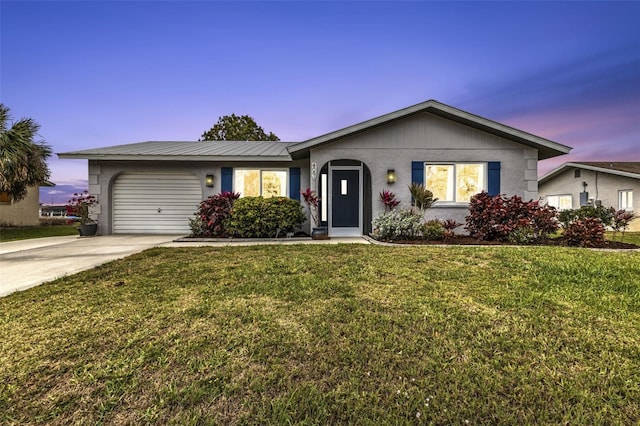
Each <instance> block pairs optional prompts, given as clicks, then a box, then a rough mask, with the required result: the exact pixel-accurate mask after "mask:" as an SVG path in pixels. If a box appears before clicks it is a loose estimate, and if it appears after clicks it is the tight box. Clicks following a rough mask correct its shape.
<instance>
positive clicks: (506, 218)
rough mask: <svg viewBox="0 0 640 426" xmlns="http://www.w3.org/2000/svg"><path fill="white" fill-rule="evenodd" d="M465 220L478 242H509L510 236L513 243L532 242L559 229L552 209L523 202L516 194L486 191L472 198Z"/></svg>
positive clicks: (533, 202) (530, 202) (534, 203)
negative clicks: (491, 193) (493, 194)
mask: <svg viewBox="0 0 640 426" xmlns="http://www.w3.org/2000/svg"><path fill="white" fill-rule="evenodd" d="M466 221H467V225H466V228H467V230H468V231H469V232H470V233H471V235H472V236H474V237H476V238H478V239H481V240H498V241H509V238H510V236H511V239H512V240H516V241H518V242H524V243H532V242H538V241H541V240H544V239H546V238H547V237H548V236H549V234H551V233H553V232H555V231H556V230H557V229H558V221H557V214H556V210H555V208H553V207H551V206H548V205H540V204H539V203H538V202H537V201H528V202H526V201H523V200H522V198H521V197H519V196H517V195H514V196H512V197H510V198H507V197H506V196H503V195H496V196H491V195H489V194H488V193H486V192H481V193H479V194H476V195H474V196H473V197H471V202H470V204H469V215H468V216H467V217H466ZM514 232H515V233H516V234H514V235H512V234H513V233H514Z"/></svg>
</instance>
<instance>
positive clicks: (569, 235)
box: [563, 217, 604, 247]
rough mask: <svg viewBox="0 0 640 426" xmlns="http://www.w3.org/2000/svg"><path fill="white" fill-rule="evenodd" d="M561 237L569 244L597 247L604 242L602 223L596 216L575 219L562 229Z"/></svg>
mask: <svg viewBox="0 0 640 426" xmlns="http://www.w3.org/2000/svg"><path fill="white" fill-rule="evenodd" d="M563 237H564V239H565V241H566V243H567V244H568V245H570V246H579V247H599V246H601V245H602V244H603V243H604V225H603V224H602V221H601V220H600V219H598V218H597V217H585V218H584V219H576V220H574V221H573V222H571V223H570V224H569V226H568V227H567V229H565V230H564V234H563Z"/></svg>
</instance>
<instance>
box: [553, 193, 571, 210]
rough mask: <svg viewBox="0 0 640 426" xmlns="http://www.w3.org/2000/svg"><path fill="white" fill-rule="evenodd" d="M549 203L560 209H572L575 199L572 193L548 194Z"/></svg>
mask: <svg viewBox="0 0 640 426" xmlns="http://www.w3.org/2000/svg"><path fill="white" fill-rule="evenodd" d="M547 204H548V205H550V206H551V207H555V208H556V209H558V210H570V209H572V208H573V199H572V197H571V194H565V195H547Z"/></svg>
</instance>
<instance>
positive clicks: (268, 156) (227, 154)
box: [58, 141, 295, 161]
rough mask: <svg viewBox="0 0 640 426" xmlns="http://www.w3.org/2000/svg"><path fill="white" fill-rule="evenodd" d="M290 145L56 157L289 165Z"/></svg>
mask: <svg viewBox="0 0 640 426" xmlns="http://www.w3.org/2000/svg"><path fill="white" fill-rule="evenodd" d="M294 144H295V143H294V142H271V141H269V142H255V141H198V142H161V141H148V142H139V143H132V144H126V145H116V146H108V147H104V148H93V149H85V150H82V151H71V152H64V153H60V154H58V157H60V158H86V159H89V160H161V161H163V160H166V161H175V160H188V161H254V160H259V161H265V160H266V161H270V160H271V161H291V156H290V155H289V153H288V151H287V148H288V147H290V146H292V145H294Z"/></svg>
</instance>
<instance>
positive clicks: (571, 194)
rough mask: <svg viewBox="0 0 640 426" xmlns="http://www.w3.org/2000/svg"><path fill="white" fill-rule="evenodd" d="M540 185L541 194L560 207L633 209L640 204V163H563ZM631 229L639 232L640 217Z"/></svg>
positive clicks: (631, 225) (547, 200) (543, 178)
mask: <svg viewBox="0 0 640 426" xmlns="http://www.w3.org/2000/svg"><path fill="white" fill-rule="evenodd" d="M538 185H539V188H540V189H539V191H540V197H542V198H543V200H544V201H546V202H547V203H548V204H550V205H552V206H554V207H556V208H558V209H561V210H564V209H577V208H580V207H581V206H588V205H595V206H597V205H601V206H604V207H614V208H616V209H624V210H633V209H634V208H637V207H638V206H640V162H621V163H619V162H610V161H604V162H602V161H601V162H574V163H564V164H562V165H561V166H559V167H558V168H556V169H554V170H551V171H550V172H549V173H547V174H545V175H544V176H542V177H541V178H540V181H539V182H538ZM634 206H635V207H634ZM629 230H631V231H640V219H635V220H633V221H632V222H631V224H630V225H629Z"/></svg>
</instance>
